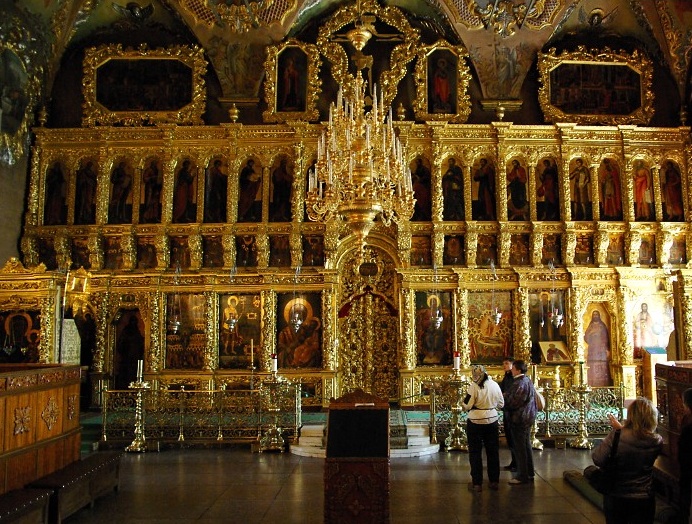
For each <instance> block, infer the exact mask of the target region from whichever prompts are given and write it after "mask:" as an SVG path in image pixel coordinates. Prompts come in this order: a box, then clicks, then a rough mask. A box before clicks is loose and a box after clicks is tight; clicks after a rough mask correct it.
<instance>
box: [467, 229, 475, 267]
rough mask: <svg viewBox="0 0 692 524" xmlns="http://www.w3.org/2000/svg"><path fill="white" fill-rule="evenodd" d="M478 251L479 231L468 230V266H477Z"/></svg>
mask: <svg viewBox="0 0 692 524" xmlns="http://www.w3.org/2000/svg"><path fill="white" fill-rule="evenodd" d="M477 253H478V233H477V232H476V231H467V232H466V267H469V268H474V267H476V255H477Z"/></svg>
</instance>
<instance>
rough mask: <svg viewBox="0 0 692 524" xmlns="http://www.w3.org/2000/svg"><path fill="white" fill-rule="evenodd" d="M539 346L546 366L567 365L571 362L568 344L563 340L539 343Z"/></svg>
mask: <svg viewBox="0 0 692 524" xmlns="http://www.w3.org/2000/svg"><path fill="white" fill-rule="evenodd" d="M538 344H539V345H540V346H541V354H542V356H543V362H545V363H546V364H566V363H568V362H570V358H569V350H568V349H567V344H565V343H564V342H563V341H562V340H553V341H550V342H539V343H538Z"/></svg>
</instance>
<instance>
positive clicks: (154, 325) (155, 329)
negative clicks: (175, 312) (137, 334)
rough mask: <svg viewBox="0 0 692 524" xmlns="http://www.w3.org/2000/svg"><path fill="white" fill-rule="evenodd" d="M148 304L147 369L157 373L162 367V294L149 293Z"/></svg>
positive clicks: (163, 339) (163, 341) (163, 330)
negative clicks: (149, 319) (149, 310)
mask: <svg viewBox="0 0 692 524" xmlns="http://www.w3.org/2000/svg"><path fill="white" fill-rule="evenodd" d="M148 298H149V305H150V308H151V328H150V331H149V338H150V344H149V370H150V371H151V372H152V373H158V372H160V371H161V370H162V369H163V368H164V360H163V359H164V349H165V340H166V339H165V329H164V327H163V321H164V318H163V315H162V311H163V308H162V307H161V306H162V304H163V301H164V294H163V293H160V292H155V293H149V297H148Z"/></svg>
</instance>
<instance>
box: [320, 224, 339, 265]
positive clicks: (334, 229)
mask: <svg viewBox="0 0 692 524" xmlns="http://www.w3.org/2000/svg"><path fill="white" fill-rule="evenodd" d="M338 249H339V222H338V220H335V219H332V220H329V221H328V222H327V223H326V224H325V228H324V268H325V269H336V267H335V266H336V252H337V250H338Z"/></svg>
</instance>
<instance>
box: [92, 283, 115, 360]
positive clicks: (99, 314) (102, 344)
mask: <svg viewBox="0 0 692 524" xmlns="http://www.w3.org/2000/svg"><path fill="white" fill-rule="evenodd" d="M110 300H111V294H110V292H105V293H99V294H97V295H92V301H93V304H94V309H95V310H96V319H95V321H96V335H95V338H96V344H95V346H94V363H93V369H94V371H95V372H97V373H103V372H104V370H105V364H106V363H105V356H106V353H107V351H106V346H107V344H106V331H107V329H108V311H110Z"/></svg>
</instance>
